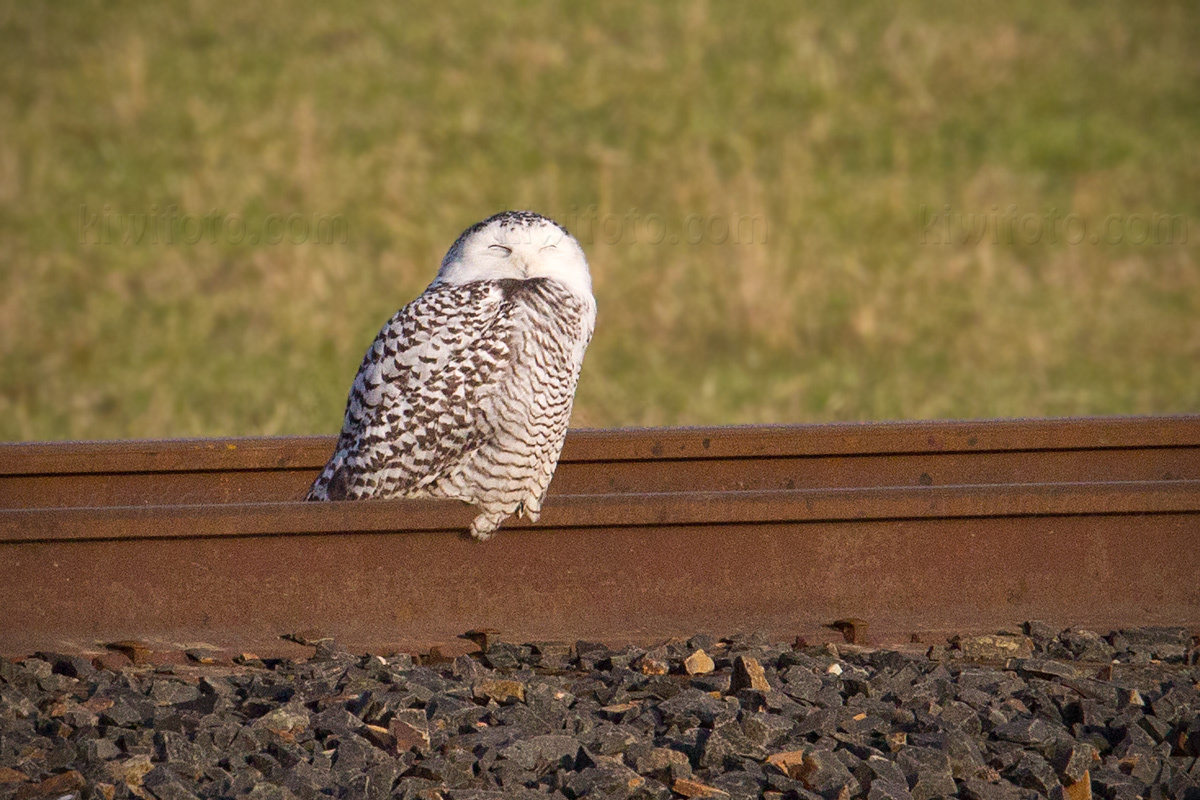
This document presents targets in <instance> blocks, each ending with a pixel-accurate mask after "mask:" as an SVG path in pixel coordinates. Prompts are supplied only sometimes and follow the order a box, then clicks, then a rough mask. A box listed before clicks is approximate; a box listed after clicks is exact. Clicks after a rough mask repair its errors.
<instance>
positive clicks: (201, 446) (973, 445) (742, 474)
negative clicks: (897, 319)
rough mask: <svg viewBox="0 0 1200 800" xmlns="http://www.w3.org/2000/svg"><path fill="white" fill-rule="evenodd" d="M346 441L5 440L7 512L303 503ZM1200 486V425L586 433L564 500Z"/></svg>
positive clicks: (1, 503) (2, 465)
mask: <svg viewBox="0 0 1200 800" xmlns="http://www.w3.org/2000/svg"><path fill="white" fill-rule="evenodd" d="M333 443H334V439H333V437H325V436H298V437H276V438H262V439H212V440H172V441H134V442H52V443H20V444H0V508H21V507H55V506H63V507H65V506H105V505H156V504H183V503H239V502H240V503H251V502H269V501H287V500H296V499H299V498H301V497H302V496H303V495H304V493H305V491H306V490H307V488H308V485H309V484H310V483H311V482H312V480H313V478H314V477H316V474H317V472H318V470H320V468H321V467H322V466H323V465H324V463H325V460H326V459H327V458H328V457H329V453H330V452H331V451H332V449H333ZM1178 479H1184V480H1200V416H1181V417H1149V418H1101V419H1094V420H1086V419H1065V420H994V421H982V422H903V423H878V424H836V425H794V426H758V427H724V428H675V429H653V428H651V429H638V430H620V431H609V430H573V431H571V432H570V434H569V435H568V437H567V443H566V446H565V448H564V449H563V456H562V459H561V461H560V463H559V467H558V471H557V473H556V474H555V477H554V482H553V483H552V484H551V487H550V491H551V493H552V494H607V493H614V492H617V493H624V492H681V491H700V490H709V491H734V490H749V489H806V488H812V489H815V488H831V487H839V488H851V487H871V486H923V485H930V486H946V485H956V484H987V483H1047V482H1066V481H1133V480H1139V481H1145V480H1178Z"/></svg>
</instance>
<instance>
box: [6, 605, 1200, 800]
mask: <svg viewBox="0 0 1200 800" xmlns="http://www.w3.org/2000/svg"><path fill="white" fill-rule="evenodd" d="M1021 631H1022V633H1021V634H1012V633H1008V632H1004V633H998V634H994V635H989V636H982V637H981V636H969V637H959V638H956V639H955V640H954V646H953V648H952V649H949V650H943V651H939V650H938V649H937V648H936V647H935V648H931V650H932V653H931V654H932V655H933V656H935V657H941V656H944V657H945V658H944V660H936V659H935V658H931V657H930V655H928V654H927V655H918V654H916V653H914V652H912V651H904V652H900V651H892V650H885V649H873V648H868V647H863V646H852V645H842V646H832V645H825V646H813V647H807V646H805V645H803V643H800V644H799V645H798V646H797V647H796V648H792V647H789V646H787V645H779V644H771V643H770V642H769V641H768V640H767V639H766V638H765V637H763V636H761V635H759V634H744V635H736V636H731V637H729V638H727V639H723V640H719V639H717V638H715V637H713V636H709V635H700V634H698V635H696V636H694V637H692V638H691V639H689V640H687V641H683V640H671V641H668V642H664V643H661V644H659V645H656V646H653V647H649V648H643V647H636V646H628V647H623V648H621V649H619V650H615V649H611V648H609V647H606V646H604V645H601V644H595V643H588V642H582V641H581V642H577V643H576V644H575V645H574V646H573V647H572V646H570V645H567V644H564V643H561V642H558V643H555V642H543V643H534V644H527V645H516V644H509V643H506V642H503V641H501V640H500V639H499V638H498V635H496V634H494V632H493V633H490V634H489V635H488V636H487V637H486V638H485V639H484V640H483V642H482V644H484V645H486V648H485V649H484V652H482V653H479V654H476V655H475V656H460V657H458V658H455V659H447V658H442V659H437V658H434V659H425V660H424V664H423V665H422V666H417V665H416V664H417V662H418V660H417V659H414V658H412V657H411V656H407V655H404V654H399V655H390V656H388V657H387V658H380V657H378V656H360V655H357V654H354V653H349V652H346V651H345V650H344V649H341V648H339V647H338V646H337V645H336V643H335V642H332V641H329V640H325V639H322V640H320V641H318V642H317V643H316V645H315V649H316V653H315V654H314V657H313V658H311V659H309V660H308V661H302V662H293V661H289V660H267V661H263V660H262V659H252V658H243V659H240V662H241V663H236V664H234V663H231V662H230V661H228V660H223V659H220V658H218V657H216V656H214V657H212V658H209V659H208V662H209V663H202V662H201V661H198V660H196V659H192V660H190V661H188V662H186V663H184V664H171V665H163V666H159V667H154V666H152V665H149V664H134V663H131V662H129V661H128V660H124V661H122V660H117V659H109V660H106V661H105V660H99V659H97V660H96V661H95V662H93V661H89V660H87V659H83V658H80V657H78V656H73V655H70V654H62V653H51V652H45V653H39V654H37V655H36V656H34V657H29V658H25V659H17V660H13V661H8V660H0V798H9V797H20V798H34V797H67V796H76V797H78V798H79V800H91V798H105V799H106V800H117V798H125V797H139V798H142V800H175V799H176V798H180V799H181V800H182V799H183V798H242V797H256V798H300V800H325V798H330V797H336V798H359V797H362V798H391V797H395V798H401V799H403V798H421V800H432V799H433V798H442V800H459V799H460V798H462V799H463V800H486V799H490V798H501V797H505V798H510V797H515V798H526V799H528V798H535V797H538V798H546V797H558V798H578V797H596V798H606V797H617V798H635V797H636V798H638V800H655V799H657V798H662V800H667V798H669V797H680V796H683V797H706V796H707V797H731V798H740V797H766V798H770V799H771V800H793V799H796V800H817V799H818V798H824V799H825V800H849V798H859V797H863V798H867V800H931V799H932V798H936V797H954V796H957V797H961V798H977V799H986V800H1007V799H1008V798H1013V799H1014V800H1015V798H1023V800H1033V798H1035V797H1044V798H1063V799H1064V800H1091V798H1092V797H1093V795H1094V796H1095V797H1096V798H1097V800H1121V799H1122V798H1127V797H1128V798H1133V797H1144V798H1149V800H1159V799H1160V798H1161V799H1162V800H1168V798H1176V797H1180V798H1188V799H1189V800H1200V666H1197V665H1196V664H1194V663H1192V662H1191V660H1190V659H1191V655H1190V654H1191V653H1192V651H1193V650H1194V649H1195V646H1196V645H1195V642H1194V641H1193V639H1192V635H1191V633H1190V632H1189V631H1186V630H1184V629H1176V628H1148V629H1130V630H1121V631H1115V632H1112V633H1109V634H1107V635H1101V634H1099V633H1097V632H1094V631H1089V630H1086V629H1078V628H1068V629H1066V630H1058V629H1054V628H1052V627H1051V626H1048V625H1046V624H1044V623H1038V622H1030V623H1026V624H1025V625H1024V626H1022V628H1021ZM135 654H136V653H135ZM108 655H110V656H111V655H113V653H111V652H110V653H109V654H108ZM701 656H703V657H704V658H703V659H702V658H701ZM704 659H707V662H706V661H705V660H704Z"/></svg>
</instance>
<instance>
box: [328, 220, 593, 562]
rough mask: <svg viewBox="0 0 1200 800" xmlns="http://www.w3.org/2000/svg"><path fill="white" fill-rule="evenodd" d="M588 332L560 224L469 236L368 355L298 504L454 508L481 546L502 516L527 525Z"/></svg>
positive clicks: (498, 225)
mask: <svg viewBox="0 0 1200 800" xmlns="http://www.w3.org/2000/svg"><path fill="white" fill-rule="evenodd" d="M595 322H596V301H595V298H593V297H592V279H591V274H590V272H589V271H588V264H587V259H586V258H585V257H584V254H583V249H582V248H581V247H580V246H579V242H577V241H576V240H575V237H573V236H571V234H569V233H568V232H567V231H566V229H565V228H563V227H562V226H561V225H559V224H558V223H556V222H554V221H553V220H551V219H548V218H546V217H543V216H541V215H540V214H535V213H533V212H530V211H505V212H503V213H500V214H496V215H495V216H493V217H489V218H488V219H485V220H484V221H483V222H480V223H477V224H475V225H472V226H471V227H470V228H467V229H466V230H465V231H463V233H462V235H461V236H459V237H458V240H457V241H456V242H455V243H454V245H453V246H452V247H451V248H450V250H449V252H447V253H446V257H445V258H444V259H442V265H441V269H439V270H438V274H437V277H436V278H435V279H434V281H433V283H431V284H430V285H429V287H428V288H426V289H425V291H424V292H423V293H422V294H421V296H420V297H418V298H417V299H416V300H413V301H412V302H411V303H409V304H408V305H406V306H405V307H404V308H402V309H400V310H399V311H398V312H396V315H395V316H393V317H392V318H391V319H390V320H388V322H387V324H386V325H384V326H383V330H381V331H380V332H379V335H378V336H377V337H375V341H374V343H373V344H372V345H371V347H370V349H369V350H367V354H366V356H365V357H364V358H363V360H362V365H361V366H360V367H359V369H358V374H357V375H356V376H355V378H354V383H353V385H352V386H351V387H350V397H349V399H348V400H347V402H346V414H345V417H344V419H343V423H342V432H341V435H340V436H339V437H338V442H337V448H336V450H335V451H334V454H333V457H332V458H330V459H329V463H328V464H326V465H325V469H324V470H323V471H322V472H321V474H320V476H319V477H318V478H317V479H316V481H315V482H314V483H313V485H312V488H311V489H309V492H308V499H309V500H357V499H363V498H397V497H443V498H453V499H456V500H463V501H465V502H467V503H470V504H471V505H473V506H475V507H476V509H477V510H478V512H479V515H478V516H477V517H475V520H474V522H472V523H471V528H470V532H471V535H472V536H474V537H475V538H476V539H480V540H484V539H487V538H489V537H490V536H491V535H492V533H494V532H495V531H496V530H497V529H498V528H499V527H500V525H501V523H502V522H503V521H504V520H505V519H507V518H508V517H509V516H510V515H512V514H524V515H525V516H526V517H527V518H528V519H529V520H530V521H536V520H537V518H538V515H539V513H540V512H541V508H542V501H543V500H544V499H545V497H546V490H547V488H548V487H549V485H550V479H551V478H552V477H553V476H554V469H555V467H556V466H557V464H558V456H559V453H560V452H561V451H562V446H563V440H564V439H565V438H566V434H567V422H568V420H569V419H570V417H571V403H572V401H573V399H574V396H575V386H576V384H577V383H578V381H579V370H580V367H581V365H582V364H583V354H584V351H585V350H587V346H588V343H589V342H590V341H591V338H592V331H593V329H594V327H595Z"/></svg>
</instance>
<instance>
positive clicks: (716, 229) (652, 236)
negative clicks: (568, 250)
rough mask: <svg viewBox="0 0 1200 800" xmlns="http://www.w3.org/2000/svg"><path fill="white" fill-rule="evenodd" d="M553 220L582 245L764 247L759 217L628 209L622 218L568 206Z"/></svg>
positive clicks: (764, 221) (762, 221) (764, 225)
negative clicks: (758, 245) (598, 243)
mask: <svg viewBox="0 0 1200 800" xmlns="http://www.w3.org/2000/svg"><path fill="white" fill-rule="evenodd" d="M555 219H556V220H557V221H558V222H560V223H561V224H562V225H563V227H565V228H566V229H567V230H568V231H570V232H571V234H572V235H573V236H574V237H575V238H576V239H578V240H579V242H580V243H581V244H595V243H597V242H602V243H604V244H610V245H615V244H626V243H627V244H652V245H660V244H669V245H678V244H689V245H699V244H716V245H724V244H766V243H767V219H766V217H764V216H763V215H762V214H686V215H684V216H673V215H664V214H656V213H653V212H642V211H639V210H638V209H636V208H631V209H630V210H629V211H627V212H625V213H624V214H618V213H612V212H601V211H599V210H598V209H597V207H596V206H594V205H590V206H585V207H583V208H579V207H578V206H571V207H570V208H568V209H567V211H566V212H565V213H563V214H561V215H559V216H557V217H555Z"/></svg>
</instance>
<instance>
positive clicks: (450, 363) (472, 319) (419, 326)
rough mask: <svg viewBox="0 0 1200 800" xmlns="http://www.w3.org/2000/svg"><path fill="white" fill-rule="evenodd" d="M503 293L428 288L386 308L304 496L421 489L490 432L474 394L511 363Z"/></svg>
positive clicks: (483, 285) (484, 285) (483, 286)
mask: <svg viewBox="0 0 1200 800" xmlns="http://www.w3.org/2000/svg"><path fill="white" fill-rule="evenodd" d="M507 306H508V303H507V301H506V298H505V291H504V288H503V287H502V286H501V285H498V284H497V283H495V282H489V281H480V282H475V283H467V284H457V285H438V284H435V285H433V286H431V287H429V288H428V289H427V290H426V291H425V292H424V293H423V294H422V295H421V296H420V297H418V298H417V299H416V300H414V301H413V302H411V303H409V304H408V305H407V306H405V307H404V308H402V309H400V311H398V312H397V313H396V315H395V316H393V317H392V318H391V319H390V320H389V321H388V323H387V324H386V325H384V326H383V329H382V330H381V331H380V332H379V335H378V336H377V337H376V338H375V341H374V342H373V343H372V345H371V347H370V348H369V349H368V350H367V354H366V356H365V357H364V358H363V361H362V365H361V366H360V367H359V370H358V374H357V376H356V377H355V379H354V383H353V385H352V386H351V388H350V397H349V399H348V400H347V402H346V414H345V418H344V420H343V424H342V431H341V435H340V436H339V437H338V443H337V447H336V449H335V451H334V455H333V457H332V458H331V459H330V461H329V463H328V464H327V465H326V467H325V469H324V471H323V472H322V473H321V475H320V477H318V478H317V480H316V481H315V482H314V483H313V486H312V488H311V489H310V490H309V494H308V499H309V500H342V499H355V498H362V497H381V498H383V497H400V496H404V495H407V494H414V493H425V492H426V491H428V489H429V488H430V487H431V485H432V484H434V483H436V481H437V480H438V479H439V478H440V477H441V476H442V475H443V474H444V473H445V472H446V470H447V469H449V468H450V467H452V466H453V465H455V464H457V463H459V462H461V461H462V459H464V458H465V457H466V456H467V455H469V454H470V453H471V452H472V451H474V450H476V449H478V448H479V447H480V446H481V445H482V444H483V443H484V442H485V441H486V440H487V438H488V436H489V435H490V430H489V428H488V425H487V421H486V420H485V419H484V418H483V415H482V414H481V413H480V411H479V408H480V403H479V399H480V398H481V397H484V396H486V395H487V394H489V393H490V392H491V391H493V390H494V386H495V384H496V383H497V381H499V380H501V379H502V376H503V374H504V371H505V369H506V368H507V366H508V364H509V361H510V342H509V336H508V332H507V330H506V322H507V314H506V311H507Z"/></svg>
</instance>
